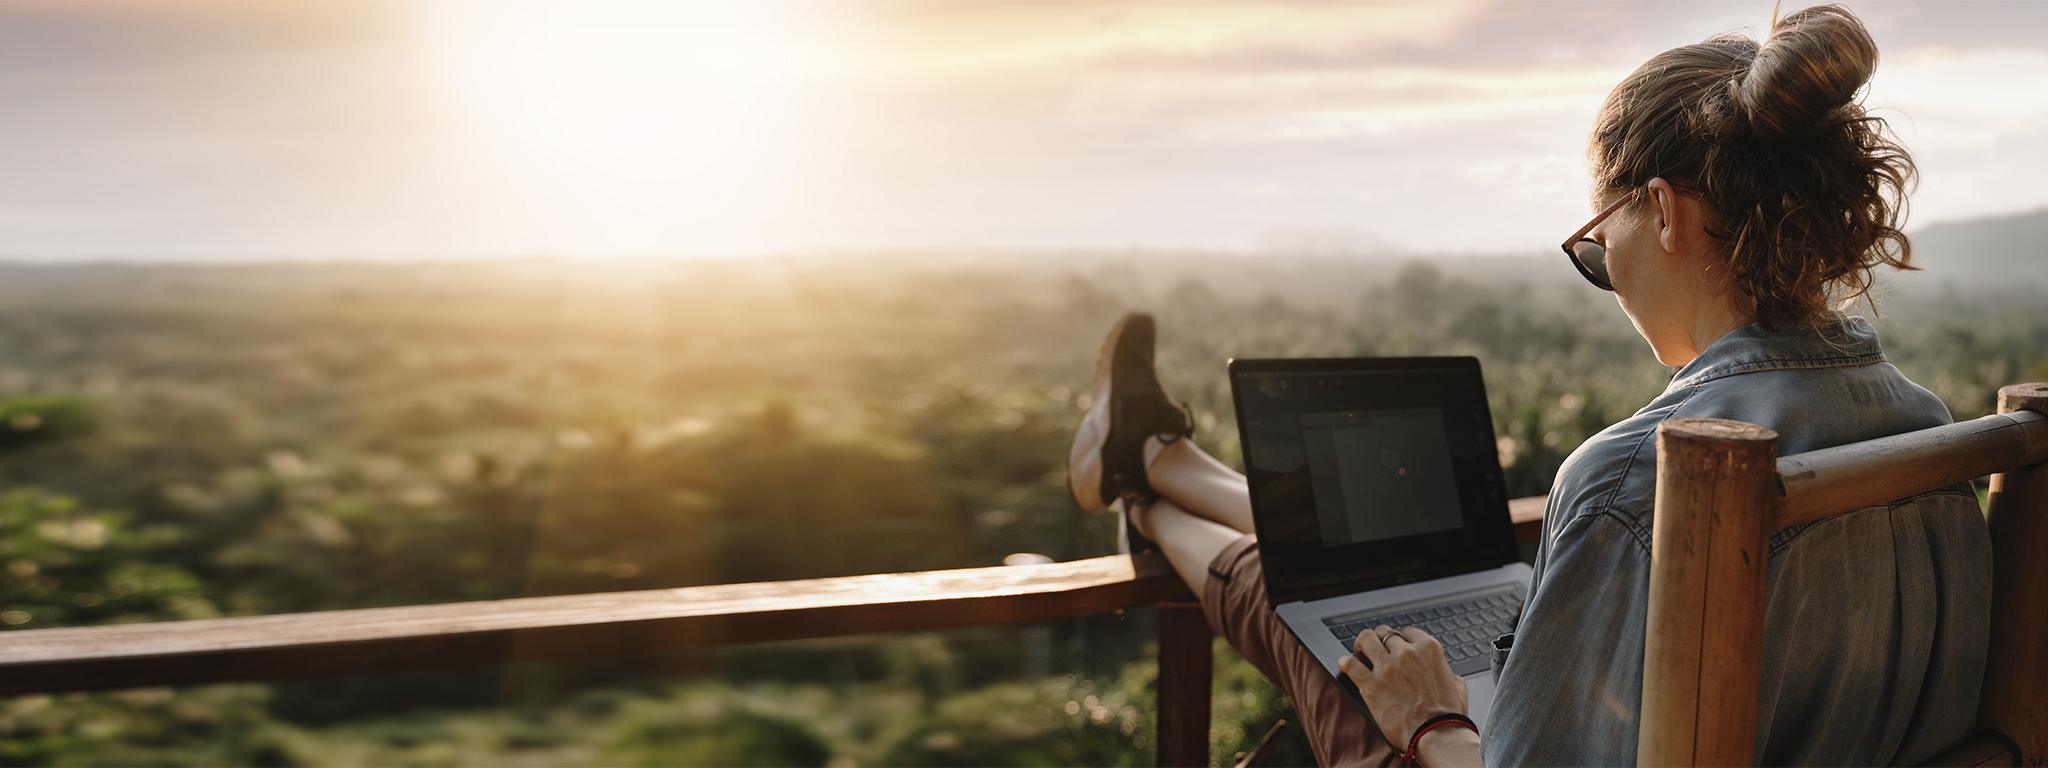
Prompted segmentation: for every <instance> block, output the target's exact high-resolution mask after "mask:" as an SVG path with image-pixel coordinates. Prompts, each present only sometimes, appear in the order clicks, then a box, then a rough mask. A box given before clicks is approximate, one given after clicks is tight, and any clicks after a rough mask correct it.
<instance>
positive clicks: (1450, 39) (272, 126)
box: [0, 0, 2048, 263]
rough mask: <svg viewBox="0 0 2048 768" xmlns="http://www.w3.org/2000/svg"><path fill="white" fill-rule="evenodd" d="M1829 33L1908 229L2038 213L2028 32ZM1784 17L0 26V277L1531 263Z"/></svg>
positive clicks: (1716, 11)
mask: <svg viewBox="0 0 2048 768" xmlns="http://www.w3.org/2000/svg"><path fill="white" fill-rule="evenodd" d="M1847 4H1848V5H1849V6H1850V7H1851V8H1852V9H1854V10H1855V11H1856V12H1857V13H1858V14H1859V15H1860V16H1861V17H1862V18H1863V19H1864V20H1865V22H1866V23H1867V24H1868V25H1869V26H1870V28H1871V31H1872V34H1873V35H1874V36H1875V37H1876V38H1877V41H1878V45H1879V48H1880V50H1882V51H1883V59H1882V61H1881V63H1880V65H1879V67H1878V71H1877V75H1876V77H1875V79H1874V80H1873V81H1872V84H1871V86H1870V88H1869V89H1868V93H1867V95H1866V98H1865V103H1866V105H1867V106H1869V107H1871V108H1872V109H1873V111H1874V113H1875V114H1878V115H1880V116H1885V117H1887V118H1889V119H1891V120H1892V121H1893V126H1894V128H1895V130H1896V131H1897V132H1898V133H1899V134H1900V136H1901V138H1902V139H1903V140H1904V142H1905V143H1906V145H1907V146H1908V148H1910V149H1911V150H1912V151H1913V152H1914V153H1915V155H1916V157H1917V159H1918V160H1919V162H1920V167H1921V172H1922V179H1921V184H1920V187H1919V190H1918V191H1917V192H1916V193H1915V194H1914V195H1913V197H1912V207H1911V211H1912V217H1911V219H1910V220H1909V229H1912V230H1917V229H1921V228H1924V227H1927V226H1930V225H1933V224H1937V223H1941V222H1946V221H1957V220H1963V219H1972V218H1979V217H1984V216H1995V215H2002V214H2008V213H2013V212H2019V211H2028V210H2034V209H2038V208H2042V207H2044V206H2048V190H2043V189H2041V188H2039V186H2038V185H2035V184H2033V183H2032V178H2031V176H2032V171H2033V169H2037V168H2040V167H2044V165H2048V93H2044V92H2043V91H2042V90H2041V89H2040V88H2038V87H2037V84H2036V83H2035V82H2034V80H2035V79H2036V76H2037V75H2038V74H2039V73H2041V72H2044V71H2048V43H2044V42H2043V41H2042V40H2040V39H2038V35H2036V34H2034V31H2035V30H2039V29H2042V28H2044V27H2048V4H2039V3H2023V2H1976V3H1962V4H1951V5H1940V6H1936V5H1933V4H1929V3H1924V2H1915V1H1914V0H1873V1H1871V2H1854V1H1852V2H1849V3H1847ZM1803 5H1804V4H1803V3H1788V4H1786V5H1785V10H1786V11H1790V10H1792V9H1794V8H1797V7H1801V6H1803ZM1770 12H1771V8H1770V4H1769V3H1766V2H1755V3H1749V2H1743V3H1712V4H1686V5H1665V4H1656V5H1641V4H1609V3H1567V2H1537V3H1494V2H1483V1H1480V0H1472V1H1469V2H1430V3H1393V2H1386V3H1357V4H1340V5H1319V4H1297V3H1276V4H1262V5H1246V4H1239V3H1220V2H1219V3H1190V4H1176V5H1173V6H1156V5H1149V4H1141V3H1126V2H1100V3H1061V2H1038V3H1031V2H1027V3H1004V4H993V5H980V4H976V5H968V4H952V3H864V4H825V3H801V2H763V3H748V4H716V5H714V4H680V5H671V4H658V3H637V2H597V3H579V4H573V5H572V4H564V3H547V2H517V3H514V2H502V3H470V2H423V3H389V2H366V3H295V4H263V5H252V4H230V3H218V2H191V1H190V0H174V1H171V2H152V3H109V2H90V3H28V4H0V98H5V99H6V100H7V102H8V103H10V104H16V105H30V106H28V107H26V108H18V109H17V110H16V112H15V114H13V115H10V120H9V121H7V122H6V123H5V124H0V165H4V166H5V167H8V168H9V169H10V180H11V181H12V182H13V183H11V184H9V185H7V186H6V187H5V189H4V190H0V260H8V261H19V262H50V261H123V262H151V261H205V262H229V263H236V262H249V261H331V260H352V259H371V260H379V261H388V260H453V259H474V258H487V259H502V258H524V257H570V258H578V257H589V256H604V257H617V256H621V255H626V254H644V255H648V256H652V257H660V258H675V257H693V256H700V257H701V256H720V257H728V258H731V257H744V256H748V255H757V254H780V255H787V254H859V253H864V252H882V251H938V250H949V249H950V250H979V251H1020V252H1044V251H1054V250H1078V251H1123V250H1139V251H1185V250H1196V251H1228V252H1261V251H1270V250H1302V249H1306V250H1311V251H1339V252H1380V251H1394V252H1400V253H1407V254H1417V255H1442V254H1477V255H1518V254H1528V255H1532V256H1534V255H1537V254H1540V253H1542V252H1544V249H1547V248H1549V247H1550V246H1551V244H1553V243H1554V242H1555V241H1556V240H1557V239H1559V238H1560V237H1562V235H1563V234H1565V233H1568V232H1569V231H1570V230H1571V229H1572V228H1573V227H1575V226H1577V225H1578V224H1579V223H1581V222H1582V221H1583V219H1584V218H1585V216H1586V214H1587V213H1588V211H1587V208H1588V206H1587V203H1586V200H1585V195H1586V191H1587V184H1588V181H1587V179H1586V174H1585V169H1584V161H1583V154H1582V152H1583V144H1584V140H1585V132H1586V130H1587V129H1588V127H1589V126H1590V123H1591V119H1592V115H1593V112H1594V111H1595V110H1596V109H1597V107H1598V105H1599V102H1600V99H1601V98H1602V97H1603V96H1604V95H1605V93H1606V91H1607V89H1608V88H1610V87H1612V85H1613V84H1614V83H1615V82H1617V81H1618V80H1620V79H1621V77H1623V76H1624V75H1626V74H1627V72H1628V71H1629V70H1630V69H1632V68H1633V67H1634V66H1635V65H1637V64H1639V63H1641V62H1642V61H1643V60H1645V59H1647V58H1648V57H1649V56H1651V55H1653V54H1655V53H1656V52H1658V51H1661V50H1664V49H1667V48H1670V47H1673V46H1677V45H1682V44H1685V43H1690V42H1695V41H1698V40H1700V39H1703V38H1705V37H1707V36H1709V35H1712V34H1715V33H1718V32H1726V31H1737V30H1743V29H1747V30H1748V31H1749V32H1750V33H1751V34H1761V33H1762V32H1763V31H1764V28H1765V27H1766V25H1767V24H1768V21H1769V17H1770Z"/></svg>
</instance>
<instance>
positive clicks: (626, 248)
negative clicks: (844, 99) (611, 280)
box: [409, 0, 810, 254]
mask: <svg viewBox="0 0 2048 768" xmlns="http://www.w3.org/2000/svg"><path fill="white" fill-rule="evenodd" d="M409 7H411V8H412V9H413V13H415V14H416V15H417V18H416V19H415V21H416V22H417V23H416V24H415V25H414V27H415V29H416V30H417V31H418V32H419V40H418V41H417V42H418V44H419V49H420V50H421V52H422V55H424V56H426V57H427V58H428V59H429V61H428V66H427V67H426V69H427V70H428V71H429V72H431V73H432V75H431V77H430V80H431V82H432V83H433V84H434V85H435V86H436V91H435V94H434V96H435V98H437V99H438V100H440V101H442V102H443V103H444V104H445V105H447V106H452V107H454V108H456V109H458V110H460V111H461V112H462V113H463V115H462V116H463V117H464V118H465V120H464V124H466V125H468V126H470V127H471V128H472V129H473V130H474V137H473V138H474V139H475V140H476V141H477V142H479V143H478V145H477V146H475V147H472V148H471V150H472V151H474V152H477V153H480V154H482V155H484V156H485V158H484V159H485V160H486V161H487V162H489V163H490V164H491V165H492V166H493V167H494V168H496V170H497V172H498V173H499V174H501V178H503V179H504V180H505V181H506V183H509V184H523V185H527V187H528V189H525V190H522V194H523V195H524V196H526V197H527V198H528V199H530V200H531V203H530V204H528V205H527V206H525V207H527V208H530V209H531V210H530V211H529V213H530V214H531V215H533V216H536V217H541V218H543V219H545V220H546V221H545V222H528V223H529V224H532V223H544V224H546V225H547V226H548V228H550V229H552V230H555V231H557V232H558V236H557V237H556V238H555V239H557V240H559V241H561V242H560V243H559V245H560V246H563V247H569V248H573V249H576V250H578V251H580V252H584V253H590V254H621V253H633V252H641V251H644V250H646V249H651V248H656V247H658V246H657V245H656V244H660V243H674V242H691V241H692V238H690V237H689V236H688V235H689V233H690V231H691V229H692V228H693V227H704V226H707V225H709V224H711V223H713V222H723V223H725V224H728V225H729V224H730V223H731V219H732V218H733V217H734V216H750V215H751V216H758V215H760V213H761V212H760V211H758V210H742V209H739V207H740V206H745V205H747V204H748V201H757V200H760V199H763V198H764V197H765V196H768V195H772V193H773V191H774V187H775V185H777V184H789V183H792V178H793V177H792V174H791V172H792V171H794V170H795V169H794V168H791V167H788V165H789V158H790V157H791V156H792V155H793V152H792V151H791V150H790V144H791V143H792V142H794V141H797V140H799V139H800V138H801V134H800V132H799V131H798V126H800V125H801V124H802V120H803V115H802V106H803V103H804V93H803V91H804V81H805V72H806V68H805V65H806V62H807V59H806V57H807V55H808V54H807V52H808V51H809V50H810V47H809V46H807V45H806V44H805V41H804V40H803V34H804V33H803V30H804V29H806V28H807V26H808V23H807V22H808V21H810V20H807V19H804V18H801V17H800V16H799V14H798V13H797V12H796V11H795V10H794V9H792V8H791V7H790V6H788V5H786V4H781V3H775V2H751V1H750V2H733V3H726V2H710V3H696V2H682V3H676V2H578V3H568V2H534V1H528V0H509V1H508V0H490V1H489V2H474V3H458V2H449V3H442V2H430V3H418V4H411V5H410V6H409Z"/></svg>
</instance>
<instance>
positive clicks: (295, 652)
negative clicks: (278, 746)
mask: <svg viewBox="0 0 2048 768" xmlns="http://www.w3.org/2000/svg"><path fill="white" fill-rule="evenodd" d="M2000 410H2001V413H2000V414H1999V415H1994V416H1987V417H1984V418H1983V419H1978V420H1975V421H1970V422H1963V423H1960V424H1954V425H1950V426H1946V427H1940V428H1936V429H1930V430H1925V431H1922V432H1915V433H1910V434H1906V435H1898V436H1894V437H1890V438H1885V439H1882V440H1874V441H1870V442H1866V443H1858V444H1855V445H1849V446H1841V447H1837V448H1830V449H1826V450H1821V451H1814V452H1811V453H1806V454H1801V455H1797V456H1790V457H1785V458H1777V457H1776V456H1775V450H1776V448H1775V446H1776V443H1775V436H1774V435H1771V434H1770V433H1769V430H1765V429H1763V428H1761V427H1755V426H1753V425H1745V424H1739V423H1736V422H1713V421H1706V422H1702V421H1699V420H1676V421H1673V422H1670V423H1668V424H1667V425H1666V426H1665V427H1664V428H1663V429H1661V430H1660V433H1659V437H1658V446H1659V453H1658V487H1657V510H1656V532H1655V537H1656V538H1655V544H1654V547H1653V549H1654V551H1653V555H1652V557H1653V563H1652V577H1651V608H1650V619H1649V627H1648V631H1649V633H1650V634H1649V635H1648V637H1649V639H1650V642H1649V644H1648V647H1649V649H1650V650H1649V653H1648V654H1646V658H1645V660H1644V663H1645V683H1644V694H1643V699H1644V700H1643V709H1644V712H1643V731H1642V739H1641V742H1640V744H1641V747H1640V752H1639V755H1640V757H1641V761H1642V762H1643V763H1644V764H1655V765H1675V764H1681V763H1687V764H1701V763H1713V764H1724V763H1725V764H1733V763H1744V762H1748V761H1750V760H1751V759H1753V748H1754V730H1753V729H1754V722H1755V717H1756V696H1755V691H1756V685H1757V684H1756V679H1757V677H1758V675H1759V674H1760V671H1759V668H1758V664H1759V661H1758V658H1757V656H1758V654H1757V652H1756V650H1757V649H1756V648H1755V646H1756V644H1757V643H1758V642H1759V641H1760V637H1761V634H1760V633H1759V632H1757V630H1756V627H1757V626H1758V624H1759V623H1760V622H1761V620H1762V612H1761V611H1762V594H1763V592H1762V589H1763V574H1764V571H1763V567H1764V553H1765V552H1766V549H1765V547H1764V543H1765V542H1766V541H1767V539H1768V534H1769V533H1770V532H1771V531H1773V530H1776V529H1777V528H1780V527H1784V526H1787V525H1793V524H1797V523H1800V522H1805V521H1810V520H1816V519H1820V518H1822V517H1826V516H1829V515H1833V514H1839V513H1841V512H1845V511H1849V510H1853V509H1858V508H1861V507H1864V506H1869V505H1872V504H1878V503H1882V502H1885V501H1888V500H1891V499H1896V498H1900V497H1904V496H1909V495H1912V494H1914V493H1918V492H1922V491H1926V490H1930V489H1934V488H1939V487H1942V486H1945V485H1949V484H1953V483H1957V482H1962V481H1964V480H1968V479H1971V478H1975V477H1981V476H1983V475H1987V474H1990V475H1992V476H1993V477H1992V489H1993V490H1992V508H1991V527H1992V535H1993V540H1994V543H1995V555H1996V557H1997V565H1996V568H1997V571H1996V585H1997V586H1996V593H1995V594H1994V630H1993V634H1992V637H1993V641H1992V649H1991V653H1992V656H1991V658H1992V665H1993V666H1992V669H1991V670H1990V671H1989V672H1987V674H1986V677H1985V680H1986V683H1985V691H1984V704H1983V707H1982V711H1981V713H1980V723H1981V724H1982V725H1983V727H1984V728H1985V730H1986V731H1987V733H1989V734H2002V737H2003V738H2010V739H2011V740H2012V741H2011V742H2010V743H2008V742H2006V741H2004V740H2003V738H2001V737H1999V736H1987V737H1986V738H1984V739H1980V740H1975V741H1972V742H1970V743H1967V744H1964V745H1959V746H1958V747H1957V749H1956V750H1955V751H1952V752H1951V753H1949V755H1947V756H1946V757H1945V758H1944V759H1945V760H1949V761H1954V762H1957V763H1959V764H1972V765H1978V764H1987V765H1988V764H2011V763H2012V762H2014V761H2015V758H2017V759H2018V760H2020V761H2024V762H2027V763H2029V764H2038V763H2040V762H2041V761H2043V760H2044V759H2048V707H2043V706H2040V705H2041V704H2043V703H2048V702H2043V701H2042V700H2041V699H2040V692H2041V691H2042V689H2043V687H2044V685H2048V666H2044V665H2048V658H2044V657H2043V655H2042V649H2041V648H2040V644H2039V642H2038V641H2036V640H2035V639H2034V638H2039V637H2042V636H2044V634H2048V601H2044V600H2040V599H2033V600H2027V599H2023V597H2025V596H2027V595H2034V596H2038V595H2041V594H2048V467H2044V466H2043V462H2048V416H2043V415H2041V414H2040V413H2024V412H2021V411H2029V410H2030V411H2042V410H2048V385H2024V386H2020V387H2008V388H2006V389H2005V390H2004V391H2003V392H2002V393H2001V401H2000ZM2000 473H2002V474H2000ZM1509 513H1510V515H1511V516H1512V517H1513V518H1514V521H1515V529H1516V535H1517V538H1518V539H1520V540H1522V541H1524V542H1530V541H1535V540H1536V539H1537V538H1538V537H1539V536H1540V531H1541V527H1542V517H1543V499H1541V498H1532V499H1517V500H1515V501H1513V502H1510V503H1509ZM1679 598H1683V599H1682V600H1681V599H1679ZM1193 600H1194V598H1193V596H1192V595H1190V594H1188V592H1187V589H1186V587H1185V586H1184V585H1183V584H1182V583H1181V582H1180V580H1179V578H1178V577H1176V576H1175V575H1174V574H1173V572H1172V570H1171V569H1170V568H1169V567H1168V566H1167V564H1166V563H1165V562H1164V561H1163V560H1161V559H1160V558H1159V557H1158V556H1157V555H1143V556H1139V557H1126V556H1122V555H1117V556H1110V557H1097V558H1091V559H1086V560H1078V561H1073V562H1065V563H1049V564H1041V565H1017V566H998V567H990V568H968V569H960V570H951V571H929V572H922V573H900V574H882V575H872V576H850V577H843V578H831V579H808V580H802V581H784V582H769V583H758V584H727V585H717V586H706V587H688V588H682V589H656V590H642V591H635V592H614V593H604V594H585V595H562V596H554V597H529V598H515V599H508V600H491V601H481V602H470V603H446V604H438V605H415V606H404V607H395V608H369V609H360V610H347V611H323V612H316V613H298V614H278V615H270V616H251V617H238V618H225V619H202V620H193V621H175V622H159V623H151V624H125V625H114V626H100V627H73V628H61V629H36V630H17V631H11V632H0V695H13V694H23V693H35V692H60V691H92V690H108V689H118V688H132V687H139V686H151V685H190V684H199V683H213V682H228V681H243V680H272V679H284V678H295V677H306V676H318V675H331V674H340V673H348V672H366V671H381V670H390V669H396V668H402V667H412V666H432V665H464V664H494V663H505V662H512V661H523V660H531V659H545V658H564V657H576V656H607V655H613V656H615V655H628V654H634V653H648V652H653V651H662V650H670V649H687V648H704V647H713V646H722V645H733V644H741V643H760V642H771V641H777V640H797V639H805V638H816V637H830V636H843V635H858V634H869V633H878V632H916V631H926V630H936V629H948V628H955V627H967V626H980V625H994V624H1013V623H1023V622H1037V621H1048V620H1053V619H1061V618H1071V617H1076V616H1086V615H1093V614H1100V613H1110V612H1115V611H1122V610H1124V609H1127V608H1135V607H1142V606H1156V607H1157V609H1158V612H1159V616H1158V619H1159V620H1158V632H1159V686H1158V691H1157V695H1158V697H1159V701H1158V736H1159V753H1158V761H1159V763H1160V764H1161V765H1206V764H1208V761H1209V757H1208V754H1207V748H1208V731H1209V688H1210V665H1211V658H1210V648H1211V646H1212V643H1211V641H1212V639H1213V638H1212V636H1211V634H1210V630H1209V627H1208V624H1207V622H1206V621H1205V620H1204V619H1203V617H1202V614H1201V611H1200V609H1199V607H1198V606H1197V605H1196V604H1195V603H1194V602H1193ZM1678 605H1685V606H1688V607H1687V609H1686V610H1683V611H1680V610H1674V606H1678ZM1723 612H1726V613H1725V614H1724V613H1723ZM1709 617H1712V618H1713V619H1714V620H1712V621H1709V620H1707V619H1708V618H1709ZM1706 662H1711V663H1706ZM1745 692H1746V693H1745ZM2014 745H2016V750H2017V751H2015V746H2014Z"/></svg>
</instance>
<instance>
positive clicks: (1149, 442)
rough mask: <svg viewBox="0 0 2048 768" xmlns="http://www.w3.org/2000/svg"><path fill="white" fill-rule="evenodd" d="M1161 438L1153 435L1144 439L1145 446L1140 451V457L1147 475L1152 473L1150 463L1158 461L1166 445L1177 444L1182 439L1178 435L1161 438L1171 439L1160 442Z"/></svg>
mask: <svg viewBox="0 0 2048 768" xmlns="http://www.w3.org/2000/svg"><path fill="white" fill-rule="evenodd" d="M1161 437H1162V435H1153V436H1151V437H1148V438H1145V445H1144V448H1143V449H1142V451H1143V453H1142V457H1143V458H1144V463H1145V473H1146V474H1148V475H1149V474H1151V473H1152V462H1154V461H1158V460H1159V454H1161V453H1164V452H1166V447H1167V446H1168V445H1171V444H1173V443H1178V442H1180V441H1181V439H1182V438H1181V436H1180V435H1164V436H1163V437H1171V438H1173V439H1172V440H1171V441H1167V440H1162V439H1160V438H1161Z"/></svg>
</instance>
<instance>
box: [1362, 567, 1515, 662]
mask: <svg viewBox="0 0 2048 768" xmlns="http://www.w3.org/2000/svg"><path fill="white" fill-rule="evenodd" d="M1521 612H1522V591H1521V589H1519V588H1517V587H1514V586H1501V587H1495V588H1491V589H1487V590H1482V591H1478V592H1466V593H1463V594H1457V595H1450V596H1447V597H1443V598H1437V599H1432V600H1428V601H1423V602H1416V603H1409V604H1406V605H1397V606H1393V607H1391V608H1379V609H1374V610H1372V611H1367V612H1363V613H1353V614H1346V615H1343V616H1332V617H1330V618H1327V619H1323V626H1326V627H1329V628H1330V634H1331V635H1333V636H1335V637H1336V638H1337V641H1338V642H1340V643H1343V644H1344V647H1346V648H1350V647H1351V643H1352V641H1354V640H1357V639H1358V635H1359V634H1360V633H1363V632H1364V631H1366V630H1368V629H1372V628H1373V627H1377V626H1379V625H1381V624H1385V625H1387V626H1390V627H1393V628H1395V629H1400V628H1402V627H1421V628H1422V630H1423V631H1425V632H1428V633H1429V634H1430V635H1431V636H1433V637H1435V638H1436V639H1437V641H1438V642H1440V643H1443V645H1444V655H1445V656H1448V657H1450V660H1451V671H1452V672H1456V673H1458V674H1459V675H1460V676H1463V675H1469V674H1473V673H1475V672H1482V671H1485V670H1486V669H1487V668H1488V667H1490V666H1492V658H1491V654H1492V652H1493V639H1494V638H1495V637H1498V636H1501V635H1505V634H1507V633H1509V632H1512V631H1514V627H1515V616H1516V615H1518V614H1520V613H1521Z"/></svg>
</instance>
